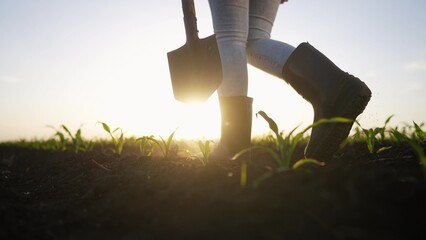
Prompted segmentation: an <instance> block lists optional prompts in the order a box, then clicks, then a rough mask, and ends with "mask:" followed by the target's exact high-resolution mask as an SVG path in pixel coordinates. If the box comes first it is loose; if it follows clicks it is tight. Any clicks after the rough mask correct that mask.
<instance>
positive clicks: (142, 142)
mask: <svg viewBox="0 0 426 240" xmlns="http://www.w3.org/2000/svg"><path fill="white" fill-rule="evenodd" d="M152 139H154V136H152V135H151V136H144V137H140V138H138V139H136V141H137V142H139V152H140V153H141V154H142V156H148V157H150V156H152V153H153V152H154V145H153V144H152Z"/></svg>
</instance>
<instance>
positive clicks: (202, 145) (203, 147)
mask: <svg viewBox="0 0 426 240" xmlns="http://www.w3.org/2000/svg"><path fill="white" fill-rule="evenodd" d="M212 142H213V141H211V140H205V141H201V140H199V141H198V148H199V149H200V151H201V154H202V157H200V158H198V159H199V160H200V161H201V163H202V164H203V165H204V166H206V165H207V163H208V162H209V158H210V152H211V146H210V144H211V143H212Z"/></svg>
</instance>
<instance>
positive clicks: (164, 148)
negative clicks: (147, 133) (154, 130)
mask: <svg viewBox="0 0 426 240" xmlns="http://www.w3.org/2000/svg"><path fill="white" fill-rule="evenodd" d="M176 131H177V130H175V131H173V132H172V133H171V134H170V135H169V137H168V138H167V139H166V140H165V139H164V138H163V137H161V136H160V140H157V139H155V138H154V137H150V138H149V139H150V141H153V142H154V143H155V144H157V146H158V147H159V148H160V150H161V152H162V153H163V157H164V158H168V157H169V154H170V146H171V145H172V142H173V137H174V135H175V133H176Z"/></svg>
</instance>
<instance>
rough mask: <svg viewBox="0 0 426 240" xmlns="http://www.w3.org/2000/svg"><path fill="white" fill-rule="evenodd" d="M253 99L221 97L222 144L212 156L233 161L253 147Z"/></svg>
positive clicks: (220, 143)
mask: <svg viewBox="0 0 426 240" xmlns="http://www.w3.org/2000/svg"><path fill="white" fill-rule="evenodd" d="M252 103H253V99H252V98H249V97H244V96H236V97H220V98H219V104H220V112H221V116H222V122H221V137H220V142H219V144H218V145H217V146H216V148H215V149H214V150H213V152H212V154H211V156H212V157H213V158H216V159H218V158H219V159H231V158H232V157H233V156H234V155H235V154H236V153H238V152H239V151H241V150H242V149H245V148H248V147H250V145H251V124H252Z"/></svg>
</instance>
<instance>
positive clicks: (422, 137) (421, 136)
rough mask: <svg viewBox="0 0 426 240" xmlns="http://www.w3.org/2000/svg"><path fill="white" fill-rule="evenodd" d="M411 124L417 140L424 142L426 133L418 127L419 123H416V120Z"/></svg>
mask: <svg viewBox="0 0 426 240" xmlns="http://www.w3.org/2000/svg"><path fill="white" fill-rule="evenodd" d="M413 124H414V129H415V133H416V136H417V138H418V139H419V141H420V142H422V143H424V142H426V133H425V132H424V131H423V130H422V128H421V127H420V126H421V125H418V124H417V123H416V122H413Z"/></svg>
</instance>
